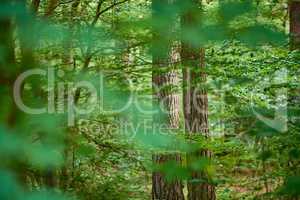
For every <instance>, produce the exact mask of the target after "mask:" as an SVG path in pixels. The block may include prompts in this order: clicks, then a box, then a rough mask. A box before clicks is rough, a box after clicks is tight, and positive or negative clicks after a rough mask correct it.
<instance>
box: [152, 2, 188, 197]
mask: <svg viewBox="0 0 300 200" xmlns="http://www.w3.org/2000/svg"><path fill="white" fill-rule="evenodd" d="M160 6H168V1H167V0H164V1H163V2H161V1H160V0H153V1H152V7H153V20H154V21H155V20H160V17H161V16H160V15H161V14H163V13H161V11H160V10H158V9H160V8H159V7H160ZM160 28H161V27H156V26H155V25H154V27H153V49H152V50H153V55H152V56H153V57H152V62H153V72H152V83H153V102H154V103H153V104H154V106H157V105H163V107H164V108H163V109H164V113H162V112H159V113H158V114H156V115H154V116H153V121H154V122H153V129H154V131H158V129H157V128H159V127H160V126H161V125H164V127H167V128H168V129H170V130H171V131H172V129H178V128H179V96H178V95H177V94H176V92H174V90H173V88H174V86H176V85H178V76H177V73H176V71H175V70H174V69H173V64H172V63H174V61H175V60H176V48H172V46H173V42H172V41H171V40H170V38H168V37H167V38H166V37H164V35H163V33H162V31H165V30H161V29H160ZM166 28H167V29H168V30H172V29H170V28H172V27H166ZM172 49H173V50H172ZM158 132H159V131H158ZM154 133H155V134H157V132H154ZM158 134H159V133H158ZM168 161H175V162H177V163H178V164H180V162H181V158H180V155H179V154H173V153H170V154H156V155H153V163H154V164H163V163H166V162H168ZM182 189H183V185H182V183H181V181H180V180H177V179H176V177H173V179H172V181H168V180H166V177H165V175H164V174H163V172H160V171H155V172H153V174H152V199H153V200H183V199H184V194H183V190H182Z"/></svg>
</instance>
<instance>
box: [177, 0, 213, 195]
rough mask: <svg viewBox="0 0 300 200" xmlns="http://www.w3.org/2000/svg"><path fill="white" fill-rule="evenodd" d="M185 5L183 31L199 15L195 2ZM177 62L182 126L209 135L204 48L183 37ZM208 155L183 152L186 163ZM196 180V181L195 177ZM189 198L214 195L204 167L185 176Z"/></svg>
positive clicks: (208, 156) (207, 153) (201, 150)
mask: <svg viewBox="0 0 300 200" xmlns="http://www.w3.org/2000/svg"><path fill="white" fill-rule="evenodd" d="M189 3H190V5H189V9H187V10H184V11H183V12H182V15H181V27H182V33H183V34H184V32H185V30H186V29H190V28H193V27H196V26H197V24H198V23H199V17H200V16H201V15H200V13H201V9H199V2H198V1H196V0H189ZM181 62H182V65H183V88H184V89H183V107H184V118H185V130H186V133H187V134H188V135H191V136H193V135H197V134H201V135H203V136H205V137H206V138H208V137H209V122H208V98H207V91H206V89H205V82H206V73H205V50H204V48H200V47H197V45H195V44H191V43H190V42H187V41H185V40H182V47H181ZM203 157H204V158H210V157H211V152H210V151H208V150H205V149H199V150H197V151H196V152H192V153H189V154H188V155H187V165H188V167H189V166H190V165H191V163H192V162H194V161H195V160H197V159H201V158H203ZM199 180H200V181H199ZM188 199H189V200H214V199H216V195H215V187H214V185H212V184H211V183H210V178H209V177H208V174H207V173H206V172H205V170H201V171H200V170H199V171H193V170H191V175H190V179H189V180H188Z"/></svg>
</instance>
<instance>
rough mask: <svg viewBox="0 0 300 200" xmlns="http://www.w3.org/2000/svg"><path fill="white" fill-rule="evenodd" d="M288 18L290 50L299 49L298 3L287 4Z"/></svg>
mask: <svg viewBox="0 0 300 200" xmlns="http://www.w3.org/2000/svg"><path fill="white" fill-rule="evenodd" d="M289 16H290V46H291V50H295V49H300V1H296V0H291V1H290V2H289Z"/></svg>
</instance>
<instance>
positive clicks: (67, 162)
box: [60, 0, 81, 191]
mask: <svg viewBox="0 0 300 200" xmlns="http://www.w3.org/2000/svg"><path fill="white" fill-rule="evenodd" d="M80 1H81V0H74V1H73V3H72V5H71V7H69V6H68V7H66V12H65V13H64V15H65V16H66V18H67V19H68V23H69V34H68V38H67V39H66V41H65V43H64V53H63V57H62V64H63V66H64V69H66V70H71V69H73V70H75V63H74V59H73V51H72V50H73V42H74V38H73V36H74V18H75V17H76V15H77V10H78V7H79V4H80ZM75 23H76V22H75ZM73 134H74V130H73V129H72V128H68V129H67V132H66V136H65V141H64V143H65V149H64V165H63V167H62V169H61V176H60V187H61V188H62V189H63V190H64V191H66V190H67V189H68V187H69V185H70V174H71V171H70V170H69V167H70V166H71V163H72V162H73V161H72V154H73V152H72V151H73V144H72V139H71V137H72V136H73Z"/></svg>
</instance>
